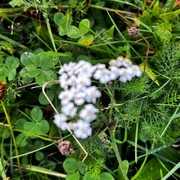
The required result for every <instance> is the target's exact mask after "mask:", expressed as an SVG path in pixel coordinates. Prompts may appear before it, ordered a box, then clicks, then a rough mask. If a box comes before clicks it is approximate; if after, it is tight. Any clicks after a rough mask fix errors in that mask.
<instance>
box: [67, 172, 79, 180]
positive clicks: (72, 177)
mask: <svg viewBox="0 0 180 180" xmlns="http://www.w3.org/2000/svg"><path fill="white" fill-rule="evenodd" d="M79 179H80V174H79V171H76V172H74V173H68V174H67V176H66V180H79Z"/></svg>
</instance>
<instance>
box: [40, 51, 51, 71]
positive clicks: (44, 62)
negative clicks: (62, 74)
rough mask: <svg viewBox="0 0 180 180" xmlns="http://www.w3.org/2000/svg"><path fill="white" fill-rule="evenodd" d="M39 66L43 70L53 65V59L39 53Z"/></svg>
mask: <svg viewBox="0 0 180 180" xmlns="http://www.w3.org/2000/svg"><path fill="white" fill-rule="evenodd" d="M39 66H40V67H41V68H42V69H43V70H47V69H51V68H53V67H54V61H53V60H52V58H51V57H49V56H46V55H43V54H40V56H39Z"/></svg>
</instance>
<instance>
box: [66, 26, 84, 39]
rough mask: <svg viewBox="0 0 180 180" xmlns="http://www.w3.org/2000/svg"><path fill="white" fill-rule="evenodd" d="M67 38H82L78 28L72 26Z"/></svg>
mask: <svg viewBox="0 0 180 180" xmlns="http://www.w3.org/2000/svg"><path fill="white" fill-rule="evenodd" d="M67 36H68V37H70V38H72V39H74V38H79V37H81V34H80V31H79V29H78V28H77V27H76V26H70V27H69V28H68V30H67Z"/></svg>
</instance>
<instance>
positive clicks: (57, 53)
mask: <svg viewBox="0 0 180 180" xmlns="http://www.w3.org/2000/svg"><path fill="white" fill-rule="evenodd" d="M41 54H44V55H46V56H53V57H59V56H61V57H64V56H69V57H70V56H71V55H70V54H67V53H60V52H53V51H46V52H43V53H41Z"/></svg>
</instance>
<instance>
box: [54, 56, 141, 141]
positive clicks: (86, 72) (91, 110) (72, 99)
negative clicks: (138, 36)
mask: <svg viewBox="0 0 180 180" xmlns="http://www.w3.org/2000/svg"><path fill="white" fill-rule="evenodd" d="M141 73H142V72H141V71H140V69H139V67H138V66H136V65H132V63H131V61H130V60H129V59H127V58H123V57H122V56H120V57H118V58H117V59H116V60H115V59H113V60H111V61H110V62H109V68H106V66H105V64H97V65H92V64H90V63H89V62H86V61H79V62H78V63H74V62H70V63H69V64H64V65H63V66H62V68H61V69H60V70H59V74H60V77H59V82H60V86H61V88H63V89H64V91H62V92H61V93H60V94H59V99H60V101H61V106H62V108H61V113H60V114H56V115H55V116H54V123H55V124H56V125H57V126H58V127H59V128H60V129H61V130H67V129H70V130H73V132H74V134H75V136H76V137H77V138H82V139H86V138H87V137H88V136H91V134H92V128H91V127H90V123H91V122H92V121H94V120H95V119H96V118H97V115H96V114H97V113H98V109H97V108H96V107H95V105H94V104H95V103H96V100H97V98H99V97H101V92H100V91H99V90H98V89H97V87H96V86H93V85H92V79H96V80H98V81H99V82H100V83H101V84H105V83H108V82H110V81H113V80H115V79H117V78H119V80H120V81H121V82H127V81H130V80H131V79H132V78H133V77H135V76H137V77H139V76H141ZM69 119H73V120H74V122H72V121H69Z"/></svg>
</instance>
